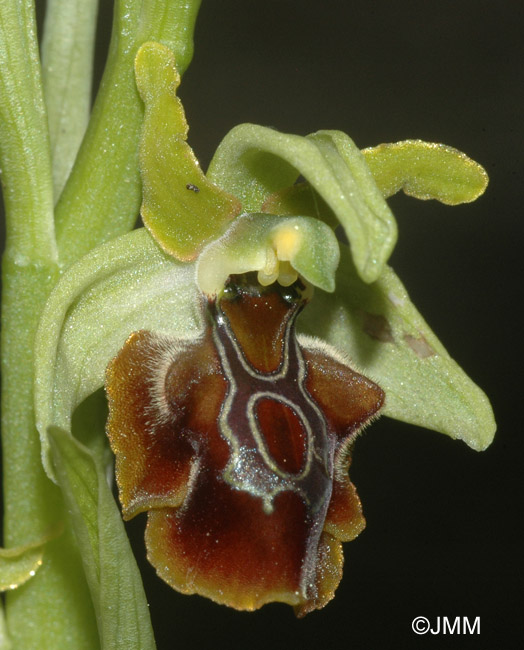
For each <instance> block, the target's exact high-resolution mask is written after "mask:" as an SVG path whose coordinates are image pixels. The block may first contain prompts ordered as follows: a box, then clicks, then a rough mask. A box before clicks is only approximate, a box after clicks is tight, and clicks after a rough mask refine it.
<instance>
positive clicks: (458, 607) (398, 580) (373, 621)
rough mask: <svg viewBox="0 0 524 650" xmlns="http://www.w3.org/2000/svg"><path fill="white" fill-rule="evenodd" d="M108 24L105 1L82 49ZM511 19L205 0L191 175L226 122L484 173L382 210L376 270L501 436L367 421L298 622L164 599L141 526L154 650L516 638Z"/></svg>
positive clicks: (513, 7) (299, 2) (138, 546)
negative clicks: (351, 500)
mask: <svg viewBox="0 0 524 650" xmlns="http://www.w3.org/2000/svg"><path fill="white" fill-rule="evenodd" d="M103 4H106V5H110V3H103ZM106 10H107V12H106ZM109 26H110V7H109V6H107V7H105V8H104V9H103V11H102V13H101V17H100V35H99V42H100V48H99V56H102V54H103V51H104V46H103V42H104V34H106V33H107V31H108V29H109ZM523 27H524V5H523V4H522V3H520V2H518V1H516V0H514V1H509V0H503V1H499V2H493V1H488V0H477V1H474V0H454V1H451V0H440V1H439V2H433V3H430V2H408V1H404V0H402V1H398V0H397V1H395V2H391V1H384V0H382V1H378V2H362V1H359V2H350V1H346V2H342V1H338V2H337V1H335V0H324V1H322V2H321V1H317V2H310V1H307V0H294V1H291V0H279V1H277V0H259V1H255V0H244V1H242V2H241V1H238V0H237V1H234V0H204V1H203V6H202V8H201V12H200V16H199V19H198V23H197V29H196V37H195V57H194V60H193V63H192V64H191V66H190V68H189V70H188V71H187V73H186V75H185V77H184V79H183V82H182V86H181V90H180V95H181V97H182V100H183V102H184V106H185V108H186V113H187V118H188V121H189V124H190V127H191V130H190V138H189V141H190V144H191V145H192V146H193V148H194V149H195V151H196V153H197V156H198V157H199V158H200V160H201V162H202V165H203V167H204V168H205V167H206V166H207V164H208V162H209V160H210V158H211V156H212V153H213V151H214V149H215V148H216V146H217V145H218V143H219V141H220V140H221V138H222V137H223V136H224V135H225V134H226V133H227V131H228V130H229V129H230V128H232V127H233V126H234V125H236V124H238V123H241V122H255V123H259V124H263V125H268V126H273V127H275V128H277V129H279V130H282V131H288V132H293V133H298V134H302V135H305V134H307V133H309V132H312V131H316V130H318V129H340V130H342V131H345V132H346V133H348V134H349V135H350V136H351V137H352V138H353V139H354V140H355V142H356V143H357V145H358V146H359V147H361V148H363V147H367V146H371V145H375V144H378V143H380V142H392V141H396V140H401V139H406V138H422V139H425V140H429V141H436V142H444V143H446V144H450V145H452V146H454V147H456V148H458V149H461V150H463V151H465V152H466V153H467V154H468V155H470V156H471V157H472V158H474V159H475V160H477V161H479V162H480V163H481V164H483V165H484V166H485V168H486V169H487V171H488V174H489V176H490V179H491V182H490V186H489V188H488V191H487V192H486V194H485V196H483V197H482V198H481V199H479V200H478V201H477V202H475V203H472V204H469V205H464V206H458V207H453V208H451V207H447V206H443V205H441V204H438V203H436V202H420V201H416V200H415V199H409V198H407V197H404V196H397V197H394V198H393V199H391V206H392V208H393V210H394V212H395V215H396V217H397V219H398V222H399V230H400V237H399V243H398V245H397V248H396V249H395V252H394V254H393V256H392V259H391V264H392V266H393V267H394V268H395V270H396V271H397V273H398V274H399V275H400V277H401V278H402V280H403V281H404V283H405V285H406V287H407V288H408V290H409V291H410V294H411V297H412V299H413V301H414V303H415V304H416V305H417V307H418V308H419V310H420V311H421V312H422V314H423V315H424V316H425V318H426V319H427V321H428V322H429V324H430V325H431V326H432V328H433V329H434V331H435V332H436V333H437V335H438V336H439V337H440V339H441V340H442V342H443V343H444V344H445V345H446V347H447V349H448V350H449V352H450V353H451V354H452V356H453V357H454V358H455V359H456V360H457V361H458V362H459V363H460V364H461V365H462V366H463V367H464V369H465V370H466V371H467V372H468V373H469V374H470V376H471V377H472V378H473V379H474V380H475V381H476V382H477V383H478V384H479V385H480V386H481V387H482V388H483V389H484V390H485V391H486V392H487V394H488V395H489V396H490V398H491V400H492V403H493V406H494V410H495V414H496V417H497V420H498V425H499V430H498V433H497V436H496V439H495V442H494V443H493V445H492V446H491V447H490V448H489V449H488V450H487V451H485V452H482V453H477V452H475V451H472V450H470V449H469V448H467V447H466V446H465V445H464V444H463V443H461V442H456V441H453V440H451V439H449V438H447V437H446V436H443V435H440V434H437V433H434V432H430V431H425V430H419V429H417V428H415V427H413V426H409V425H405V424H402V423H399V422H395V421H393V420H389V419H386V418H383V419H382V420H380V421H379V422H377V423H375V424H374V425H373V426H372V427H371V428H370V429H368V431H367V432H366V434H365V435H364V436H362V437H361V438H360V439H359V441H358V443H357V445H356V450H355V454H354V461H353V467H352V472H351V476H352V479H353V481H354V482H355V484H356V485H357V488H358V490H359V494H360V496H361V499H362V501H363V505H364V509H365V514H366V518H367V521H368V525H367V528H366V530H365V531H364V532H363V533H362V534H361V536H360V537H359V538H358V539H357V540H356V541H354V542H352V543H350V544H346V545H345V557H346V564H345V570H344V578H343V580H342V583H341V585H340V587H339V589H338V592H337V596H336V598H335V600H334V601H332V603H330V604H329V605H328V606H327V607H326V608H325V609H324V610H322V611H320V612H315V613H312V614H310V615H308V616H307V617H306V618H305V619H303V620H300V621H297V620H296V619H295V618H294V615H293V612H292V610H291V608H289V607H288V606H285V605H280V604H275V605H268V606H266V607H264V608H263V609H262V610H260V611H258V612H255V613H238V612H235V611H233V610H229V609H227V608H225V607H223V606H219V605H215V604H214V603H212V602H210V601H207V600H205V599H203V598H200V597H198V596H191V597H188V596H181V595H179V594H177V593H175V592H173V591H172V590H171V589H170V588H169V587H167V586H166V585H164V584H163V583H162V582H161V581H160V580H159V579H158V578H157V577H156V575H155V573H154V570H153V569H152V568H150V567H149V565H148V564H147V563H146V562H145V560H144V555H145V551H144V546H143V541H142V535H143V528H144V524H145V517H144V516H140V517H138V518H137V520H136V521H134V522H132V524H131V525H130V526H129V529H130V531H131V533H132V536H133V538H134V540H135V541H134V547H135V551H136V555H137V559H138V561H139V563H140V566H141V568H142V570H143V574H144V579H145V585H146V590H147V594H148V598H149V601H150V605H151V615H152V618H153V623H154V627H155V630H156V633H157V638H158V646H159V649H160V650H165V649H171V648H178V647H185V648H196V649H206V650H207V649H208V648H215V647H219V648H222V647H223V648H226V647H227V648H230V649H231V650H237V649H238V650H240V649H242V650H243V649H244V648H252V649H253V650H258V649H263V648H264V649H265V648H274V649H280V648H292V649H295V648H300V649H303V650H309V649H313V648H326V649H330V650H331V649H334V650H335V649H336V650H338V649H341V650H342V649H346V648H348V649H350V648H353V649H361V648H362V649H366V648H378V649H382V648H384V649H386V648H426V647H431V648H449V647H461V648H462V647H476V648H492V647H494V646H495V644H496V646H498V647H501V648H517V647H521V644H522V640H523V639H524V633H523V631H522V605H523V597H522V583H523V580H522V578H523V571H522V569H523V561H522V535H521V530H522V518H523V508H522V505H523V501H522V492H521V476H522V469H521V467H522V451H523V446H522V425H521V412H520V407H521V403H522V397H521V393H522V390H521V377H522V373H521V340H522V335H521V329H522V326H521V309H520V301H521V296H522V290H521V281H522V280H521V278H522V274H521V271H522V267H521V264H520V262H521V258H522V252H521V245H522V241H523V237H522V235H523V225H522V223H523V218H522V215H521V208H520V203H521V193H522V189H521V187H522V163H523V154H522V142H523V135H524V128H523V120H522V112H523V111H522V106H523V99H524V96H523V90H522V81H523V80H522V71H523V62H524V60H523V59H524V57H523V56H522V54H523V45H522V42H523V39H522V30H523ZM416 616H426V617H427V618H428V619H430V621H431V622H432V623H433V624H436V617H437V616H441V617H442V616H448V617H449V618H450V619H454V617H455V616H469V617H470V619H471V620H473V619H474V618H475V617H476V616H480V617H481V634H480V637H479V636H474V637H468V636H449V635H447V636H442V635H441V636H433V635H430V634H429V635H426V636H420V637H419V636H416V635H415V634H414V633H413V632H412V630H411V621H412V619H413V618H414V617H416Z"/></svg>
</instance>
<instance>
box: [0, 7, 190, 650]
mask: <svg viewBox="0 0 524 650" xmlns="http://www.w3.org/2000/svg"><path fill="white" fill-rule="evenodd" d="M93 1H94V0H93ZM199 4H200V1H199V0H194V1H193V2H182V1H181V0H169V1H168V0H153V1H151V0H147V1H145V0H144V1H143V0H117V2H116V4H115V21H114V29H113V36H112V44H111V55H110V60H109V63H108V67H107V69H106V78H105V85H103V88H102V91H101V93H100V97H99V101H98V103H97V106H98V108H97V110H96V111H95V116H94V119H93V120H92V121H91V127H90V129H89V133H88V137H87V138H86V143H85V146H84V147H83V149H82V153H81V155H80V156H79V159H77V161H76V163H75V165H74V167H73V170H72V174H71V177H70V180H69V183H68V186H67V187H68V188H69V189H68V192H69V194H67V192H66V193H65V194H66V197H65V198H63V200H62V201H61V202H60V204H59V206H58V207H57V209H56V211H55V213H54V210H53V203H54V198H56V195H55V197H54V196H53V172H54V174H55V177H54V181H55V188H57V187H59V185H60V183H62V182H63V181H64V180H65V178H64V177H65V176H66V175H67V171H68V170H67V166H68V165H70V163H71V159H70V160H69V162H67V163H66V166H65V167H63V165H62V163H63V162H64V160H62V155H63V156H64V157H65V154H62V153H61V154H60V155H59V154H56V156H55V160H54V161H53V163H54V165H53V166H52V163H51V153H50V149H51V148H50V138H49V128H48V115H47V112H46V105H45V103H44V97H43V86H42V75H41V68H40V60H39V55H38V45H37V38H36V27H35V19H34V4H33V1H32V0H8V1H7V2H3V3H1V4H0V166H1V168H2V182H3V189H4V198H5V206H6V231H7V247H6V252H5V256H4V260H3V298H2V319H3V326H2V340H1V345H2V384H3V391H2V407H3V409H2V414H3V420H2V425H3V446H4V495H5V534H6V545H8V546H14V545H19V544H21V545H23V544H27V543H31V542H33V541H35V539H38V538H39V537H41V536H42V535H45V534H47V533H48V531H49V528H50V527H52V526H53V525H56V524H57V522H62V523H64V524H65V527H64V532H63V534H62V535H61V536H59V537H58V538H57V539H55V540H53V541H51V542H49V543H48V544H47V545H46V547H45V555H44V562H43V565H42V567H41V568H40V569H39V570H38V571H37V573H36V575H35V576H34V577H33V578H31V579H30V580H28V581H27V583H25V584H24V585H21V586H20V587H19V588H18V589H15V590H14V591H13V592H10V593H9V594H8V599H7V612H6V614H7V616H6V619H7V621H6V622H7V626H6V627H7V634H8V635H9V638H8V639H4V638H2V642H3V643H4V646H5V644H9V643H10V642H12V645H13V647H16V648H20V649H21V650H32V649H33V648H34V649H37V648H38V649H39V650H40V649H43V650H45V649H47V648H49V649H50V650H58V649H62V648H74V649H75V650H83V649H84V648H85V649H86V650H87V649H90V650H91V649H93V648H96V647H99V646H100V641H99V637H100V636H101V637H102V646H103V647H104V648H106V647H107V648H109V647H111V648H116V647H120V645H119V644H120V641H119V640H118V639H117V638H115V639H113V641H109V643H105V640H104V638H105V637H106V636H107V634H103V633H102V632H103V631H104V630H111V629H113V628H112V627H111V626H110V625H108V620H109V618H110V617H111V606H109V607H105V609H104V612H103V613H102V614H101V615H100V612H99V613H98V614H99V618H98V630H97V618H96V616H95V611H94V607H93V601H92V598H91V596H92V594H91V593H90V592H89V590H88V588H87V583H86V578H85V573H84V570H83V567H82V563H81V558H80V554H79V551H78V547H77V544H76V541H75V538H74V537H73V534H72V529H71V528H70V524H71V522H70V521H69V519H68V517H67V513H66V509H65V507H64V503H63V498H62V494H61V492H60V490H59V489H58V488H57V487H56V486H55V485H54V484H53V483H52V482H51V481H50V480H49V479H48V477H47V476H46V474H45V473H44V471H43V469H42V465H41V448H40V442H39V439H38V435H37V431H36V427H35V422H34V412H33V403H34V395H33V355H34V338H35V333H36V329H37V324H38V320H39V317H40V314H41V312H42V309H43V306H44V304H45V302H46V299H47V297H48V295H49V292H50V291H51V289H52V288H53V286H54V284H55V283H56V281H57V279H58V277H59V274H60V272H61V270H62V269H63V268H64V267H65V266H67V265H68V264H69V263H70V262H71V260H73V259H76V258H77V257H79V256H80V255H81V254H82V253H84V252H87V251H88V250H89V249H90V248H92V247H94V246H96V245H97V244H99V243H100V242H101V241H104V240H105V239H108V238H110V237H112V236H113V235H114V234H118V233H120V232H122V231H124V232H125V231H126V230H129V229H130V228H132V226H133V223H134V219H135V218H136V213H137V211H138V202H139V194H140V185H139V178H138V169H137V164H136V157H137V153H136V152H137V141H138V133H139V130H140V124H141V120H142V107H141V102H140V100H139V98H138V95H137V93H136V89H135V87H134V76H133V61H134V53H135V51H136V48H137V47H138V45H139V44H140V43H141V42H142V41H143V40H147V39H154V40H165V41H166V42H168V43H169V44H171V45H172V46H173V47H174V49H175V50H176V51H177V54H178V57H179V62H180V67H181V69H182V70H183V69H185V68H186V67H187V65H188V64H189V61H190V59H191V55H192V34H193V26H194V21H195V19H196V14H197V11H198V7H199ZM58 6H59V3H58V4H56V6H55V8H56V7H58ZM93 6H94V5H93V3H92V4H91V10H92V9H93ZM69 8H71V6H70V5H69ZM83 9H84V10H86V7H85V6H84V7H83ZM82 15H84V18H85V14H82V13H78V14H76V17H71V16H70V17H71V19H72V20H73V22H74V23H75V25H74V26H76V28H77V30H81V26H80V25H79V24H78V22H79V20H80V19H79V16H82ZM90 15H91V17H92V16H93V13H92V12H91V14H90ZM61 19H62V14H61V12H57V11H55V12H54V14H53V12H51V14H48V19H47V22H46V34H47V39H46V42H47V45H46V51H47V54H46V56H48V57H49V58H48V61H51V59H52V58H53V56H54V59H55V64H56V65H58V63H60V59H61V63H62V66H63V67H64V68H65V69H67V66H68V64H69V62H70V61H69V59H68V57H67V55H64V54H63V50H61V47H66V44H65V43H64V40H66V37H67V36H68V34H67V30H64V28H63V25H58V23H59V22H60V20H61ZM91 27H92V21H91V22H90V21H88V20H86V21H85V25H84V30H85V31H84V36H86V34H87V32H89V31H91V34H93V30H92V29H91ZM59 41H60V42H59ZM69 45H70V46H71V43H69ZM84 45H86V43H84ZM66 49H67V47H66ZM88 51H89V44H87V45H86V47H85V48H84V54H85V55H86V56H87V53H88ZM59 52H62V54H61V55H58V57H57V56H55V55H57V53H59ZM70 53H71V50H70ZM65 71H66V70H64V72H65ZM89 71H90V65H89V64H87V65H83V66H82V65H80V66H78V67H77V68H76V69H75V70H69V71H68V74H69V77H70V78H69V84H67V87H66V86H63V87H62V90H63V91H64V92H66V93H67V92H72V86H74V85H76V86H78V84H80V87H81V88H83V98H77V99H78V102H77V103H76V104H75V103H74V102H73V104H71V103H69V105H68V107H67V111H66V114H61V113H60V111H61V110H62V108H63V107H62V103H61V102H58V103H57V101H56V95H57V94H58V90H59V89H58V86H60V81H61V78H60V74H59V73H58V74H57V75H54V76H52V75H50V74H49V70H47V71H46V73H45V75H46V84H47V96H46V99H47V100H48V101H49V102H50V120H51V122H52V123H53V125H54V127H57V124H58V123H60V121H61V120H65V123H68V124H71V120H72V119H73V117H72V114H73V113H74V110H76V109H78V110H80V111H82V110H83V111H84V112H85V108H86V96H87V88H88V87H90V79H86V75H88V73H89ZM55 72H56V70H55ZM52 77H53V78H52ZM73 94H74V93H73ZM116 100H118V101H116ZM82 106H83V108H82ZM128 123H130V126H129V128H128ZM57 128H58V127H57ZM83 128H84V125H83V124H82V125H81V129H80V130H83ZM51 130H52V131H53V129H51ZM58 131H59V128H58ZM58 131H57V129H56V128H55V129H54V131H53V133H54V135H53V138H52V142H51V144H52V145H53V146H54V145H55V144H56V139H57V137H58V135H57V133H58ZM123 131H124V132H123ZM79 132H80V131H79V130H77V131H76V133H72V132H69V133H68V134H66V138H65V142H66V144H67V146H68V147H69V148H70V152H69V154H68V156H69V157H70V158H71V156H72V155H73V154H72V153H71V152H72V151H73V150H74V149H75V148H76V146H77V143H78V139H79ZM75 140H76V144H74V146H73V143H74V141H75ZM55 153H56V152H55ZM115 156H116V157H115ZM104 170H105V171H104ZM57 172H58V176H57ZM60 177H61V178H60ZM57 179H58V183H57ZM115 188H119V191H115ZM55 191H56V190H55ZM67 196H69V200H67ZM93 197H94V199H93ZM123 197H124V198H123ZM55 219H56V223H57V224H58V231H59V233H60V236H59V239H60V246H57V241H56V236H55ZM59 252H60V253H61V255H59ZM59 257H60V259H59ZM84 568H85V567H84ZM117 623H118V621H117ZM144 625H145V627H144V629H145V630H146V634H147V633H148V632H147V625H148V623H147V621H145V622H144ZM115 629H116V628H115ZM2 634H3V636H5V634H4V633H2ZM134 641H136V643H138V645H137V646H136V647H146V646H145V645H144V646H141V645H140V644H141V639H134ZM115 643H116V645H114V644H115ZM124 644H125V643H124ZM125 645H126V644H125ZM126 647H130V646H129V645H126ZM147 647H152V642H151V640H150V639H149V638H148V645H147Z"/></svg>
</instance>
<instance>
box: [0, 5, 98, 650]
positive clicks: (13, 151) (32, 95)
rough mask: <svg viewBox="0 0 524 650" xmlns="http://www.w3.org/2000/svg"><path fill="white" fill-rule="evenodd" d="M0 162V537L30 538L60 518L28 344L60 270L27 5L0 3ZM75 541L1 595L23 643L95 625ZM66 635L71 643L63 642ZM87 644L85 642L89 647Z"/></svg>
mask: <svg viewBox="0 0 524 650" xmlns="http://www.w3.org/2000/svg"><path fill="white" fill-rule="evenodd" d="M0 161H1V168H2V183H3V189H4V200H5V207H6V235H7V238H6V239H7V246H6V251H5V255H4V260H3V296H2V339H1V346H2V444H3V460H4V472H3V481H4V502H5V515H4V529H5V544H6V545H7V546H11V547H12V546H16V545H19V544H25V543H29V542H32V541H35V540H36V539H38V538H39V537H40V536H42V535H43V534H46V533H47V532H48V531H49V528H50V527H52V526H53V525H56V523H57V522H58V521H60V520H63V519H64V517H65V512H64V508H63V505H62V499H61V496H60V493H59V491H58V489H57V488H56V487H55V486H54V485H53V484H52V483H51V481H50V480H49V479H48V478H47V476H46V475H45V474H44V472H43V469H42V466H41V462H40V445H39V440H38V436H37V432H36V428H35V422H34V412H33V344H34V336H35V332H36V327H37V323H38V319H39V316H40V312H41V310H42V308H43V305H44V303H45V300H46V298H47V295H48V293H49V290H50V289H51V287H52V285H53V284H54V282H55V280H56V278H57V276H58V265H57V249H56V242H55V237H54V224H53V193H52V177H51V163H50V153H49V137H48V129H47V116H46V111H45V105H44V101H43V96H42V85H41V77H40V63H39V56H38V47H37V39H36V28H35V20H34V7H33V3H32V2H31V1H30V0H20V1H19V2H9V3H7V2H6V3H2V4H1V5H0ZM91 608H92V605H91V602H90V599H89V597H88V593H87V587H86V582H85V578H84V576H83V572H82V567H81V563H80V558H79V556H78V552H77V551H76V544H75V543H74V540H73V539H72V537H71V532H70V531H68V530H67V529H66V530H65V531H64V533H63V535H62V536H60V537H59V538H58V539H56V540H55V541H53V542H51V543H49V544H48V545H47V547H46V549H45V562H44V565H43V566H42V568H41V569H40V570H39V571H38V572H37V574H36V576H35V577H34V578H33V579H31V580H29V581H28V582H27V583H26V584H25V585H23V586H21V587H20V588H19V589H17V590H14V591H13V592H10V593H9V594H8V595H7V611H6V614H7V616H6V618H7V628H8V634H9V637H10V639H11V641H12V643H13V646H14V647H16V648H21V649H24V650H26V649H28V650H29V649H31V648H35V649H36V648H60V647H66V646H67V645H68V644H69V643H70V644H71V645H72V647H79V648H84V647H86V648H87V647H89V646H87V645H86V643H91V641H92V639H93V635H94V633H96V627H95V625H94V617H93V615H92V612H90V609H91ZM68 640H69V641H68ZM91 647H92V645H91Z"/></svg>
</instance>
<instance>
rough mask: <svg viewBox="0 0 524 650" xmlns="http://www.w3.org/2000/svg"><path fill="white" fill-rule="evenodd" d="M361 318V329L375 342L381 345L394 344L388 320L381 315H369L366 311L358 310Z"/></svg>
mask: <svg viewBox="0 0 524 650" xmlns="http://www.w3.org/2000/svg"><path fill="white" fill-rule="evenodd" d="M360 316H361V318H362V329H363V330H364V332H365V333H366V334H367V335H368V336H369V337H370V338H372V339H375V341H380V342H381V343H394V342H395V339H394V337H393V330H392V329H391V325H390V324H389V321H388V319H387V318H386V317H385V316H383V315H382V314H371V313H369V312H367V311H364V310H360Z"/></svg>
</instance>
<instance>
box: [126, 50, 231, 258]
mask: <svg viewBox="0 0 524 650" xmlns="http://www.w3.org/2000/svg"><path fill="white" fill-rule="evenodd" d="M135 74H136V82H137V86H138V90H139V92H140V96H141V97H142V100H143V101H144V104H145V116H144V125H143V129H142V136H141V140H140V173H141V176H142V190H143V198H142V208H141V214H142V219H143V221H144V224H145V226H146V227H147V228H148V230H149V231H150V233H151V235H152V236H153V237H154V238H155V239H156V241H157V242H158V243H159V244H160V246H161V247H162V248H163V249H164V250H165V251H166V252H167V253H169V254H170V255H173V256H175V257H176V258H177V259H180V260H185V261H188V260H193V259H194V258H195V257H196V256H197V255H198V253H199V252H200V251H201V250H202V248H203V246H204V245H205V244H206V243H208V242H209V241H211V240H213V239H216V238H217V237H218V236H220V235H221V234H222V233H223V232H224V230H225V229H226V228H227V226H228V225H229V223H230V221H231V220H232V219H233V218H234V217H235V216H236V215H237V214H238V213H239V212H240V209H241V206H240V203H239V201H238V200H237V199H236V198H235V197H234V196H231V195H230V194H228V193H227V192H225V191H223V190H222V189H220V188H219V187H217V186H216V185H213V183H211V182H210V181H209V180H207V178H206V177H205V175H204V173H203V172H202V170H201V169H200V166H199V164H198V161H197V159H196V157H195V155H194V153H193V151H192V150H191V148H190V147H189V145H188V144H187V143H186V138H187V132H188V126H187V122H186V119H185V115H184V110H183V108H182V104H181V102H180V100H179V99H178V98H177V96H176V89H177V88H178V86H179V84H180V75H179V73H178V72H177V69H176V66H175V58H174V55H173V53H172V52H171V50H169V49H168V48H167V47H165V46H164V45H161V44H160V43H145V44H144V45H143V46H142V47H141V48H140V50H139V51H138V54H137V56H136V60H135Z"/></svg>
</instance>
